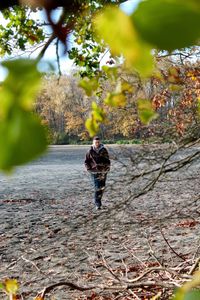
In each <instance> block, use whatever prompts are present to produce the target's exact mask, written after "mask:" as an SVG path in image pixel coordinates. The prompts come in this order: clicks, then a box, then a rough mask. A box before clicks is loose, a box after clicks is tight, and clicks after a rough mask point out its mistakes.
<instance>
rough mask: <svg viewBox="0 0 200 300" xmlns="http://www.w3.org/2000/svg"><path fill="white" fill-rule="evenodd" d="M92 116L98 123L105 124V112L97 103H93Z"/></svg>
mask: <svg viewBox="0 0 200 300" xmlns="http://www.w3.org/2000/svg"><path fill="white" fill-rule="evenodd" d="M92 116H93V119H95V120H96V121H98V122H103V121H104V119H105V112H104V110H103V109H102V108H101V107H99V106H98V105H97V104H96V102H92Z"/></svg>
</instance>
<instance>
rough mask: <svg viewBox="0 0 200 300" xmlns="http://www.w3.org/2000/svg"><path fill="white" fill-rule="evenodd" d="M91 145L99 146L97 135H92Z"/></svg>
mask: <svg viewBox="0 0 200 300" xmlns="http://www.w3.org/2000/svg"><path fill="white" fill-rule="evenodd" d="M93 145H94V146H95V148H99V146H100V138H99V137H98V136H94V137H93Z"/></svg>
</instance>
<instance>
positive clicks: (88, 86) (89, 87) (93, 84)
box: [79, 78, 99, 97]
mask: <svg viewBox="0 0 200 300" xmlns="http://www.w3.org/2000/svg"><path fill="white" fill-rule="evenodd" d="M79 86H80V87H82V88H83V89H84V90H85V93H86V95H87V96H89V97H90V96H92V94H93V93H94V92H95V91H96V90H97V89H98V87H99V83H98V80H97V79H95V78H92V79H90V80H89V79H88V78H84V79H82V80H80V81H79Z"/></svg>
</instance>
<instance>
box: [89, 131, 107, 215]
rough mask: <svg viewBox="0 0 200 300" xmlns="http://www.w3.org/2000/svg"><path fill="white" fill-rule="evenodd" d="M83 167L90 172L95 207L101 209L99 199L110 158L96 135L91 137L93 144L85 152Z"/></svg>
mask: <svg viewBox="0 0 200 300" xmlns="http://www.w3.org/2000/svg"><path fill="white" fill-rule="evenodd" d="M85 167H86V169H87V171H88V172H90V173H91V178H92V181H93V184H94V188H95V193H94V202H95V205H96V209H101V205H102V203H101V199H102V196H103V192H104V189H105V184H106V177H107V173H108V172H109V171H110V159H109V154H108V151H107V149H106V148H105V147H104V145H103V144H101V141H100V138H99V137H98V136H95V137H94V138H93V144H92V146H91V148H90V149H89V150H88V152H87V153H86V158H85Z"/></svg>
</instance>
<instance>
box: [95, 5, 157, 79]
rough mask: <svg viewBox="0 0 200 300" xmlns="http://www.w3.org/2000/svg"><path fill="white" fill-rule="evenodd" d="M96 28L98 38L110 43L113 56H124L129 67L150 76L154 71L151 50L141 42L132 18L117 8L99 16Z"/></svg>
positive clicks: (96, 19)
mask: <svg viewBox="0 0 200 300" xmlns="http://www.w3.org/2000/svg"><path fill="white" fill-rule="evenodd" d="M94 27H95V31H96V34H97V36H98V37H100V38H101V39H103V40H104V41H105V42H106V43H108V45H109V47H110V50H111V53H112V54H113V55H121V54H123V55H124V57H125V59H126V64H127V66H128V67H131V68H135V69H137V70H138V71H139V72H140V73H141V74H143V75H148V74H150V72H151V71H152V66H153V60H152V55H151V53H150V52H151V48H150V47H149V45H147V44H145V43H144V42H142V41H141V39H140V38H139V36H138V35H137V32H136V30H135V28H134V25H133V22H132V21H131V18H130V16H127V15H126V14H125V13H123V12H122V11H121V10H120V9H118V8H116V7H108V8H106V9H105V10H104V11H103V13H101V14H99V15H97V17H96V18H95V20H94Z"/></svg>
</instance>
